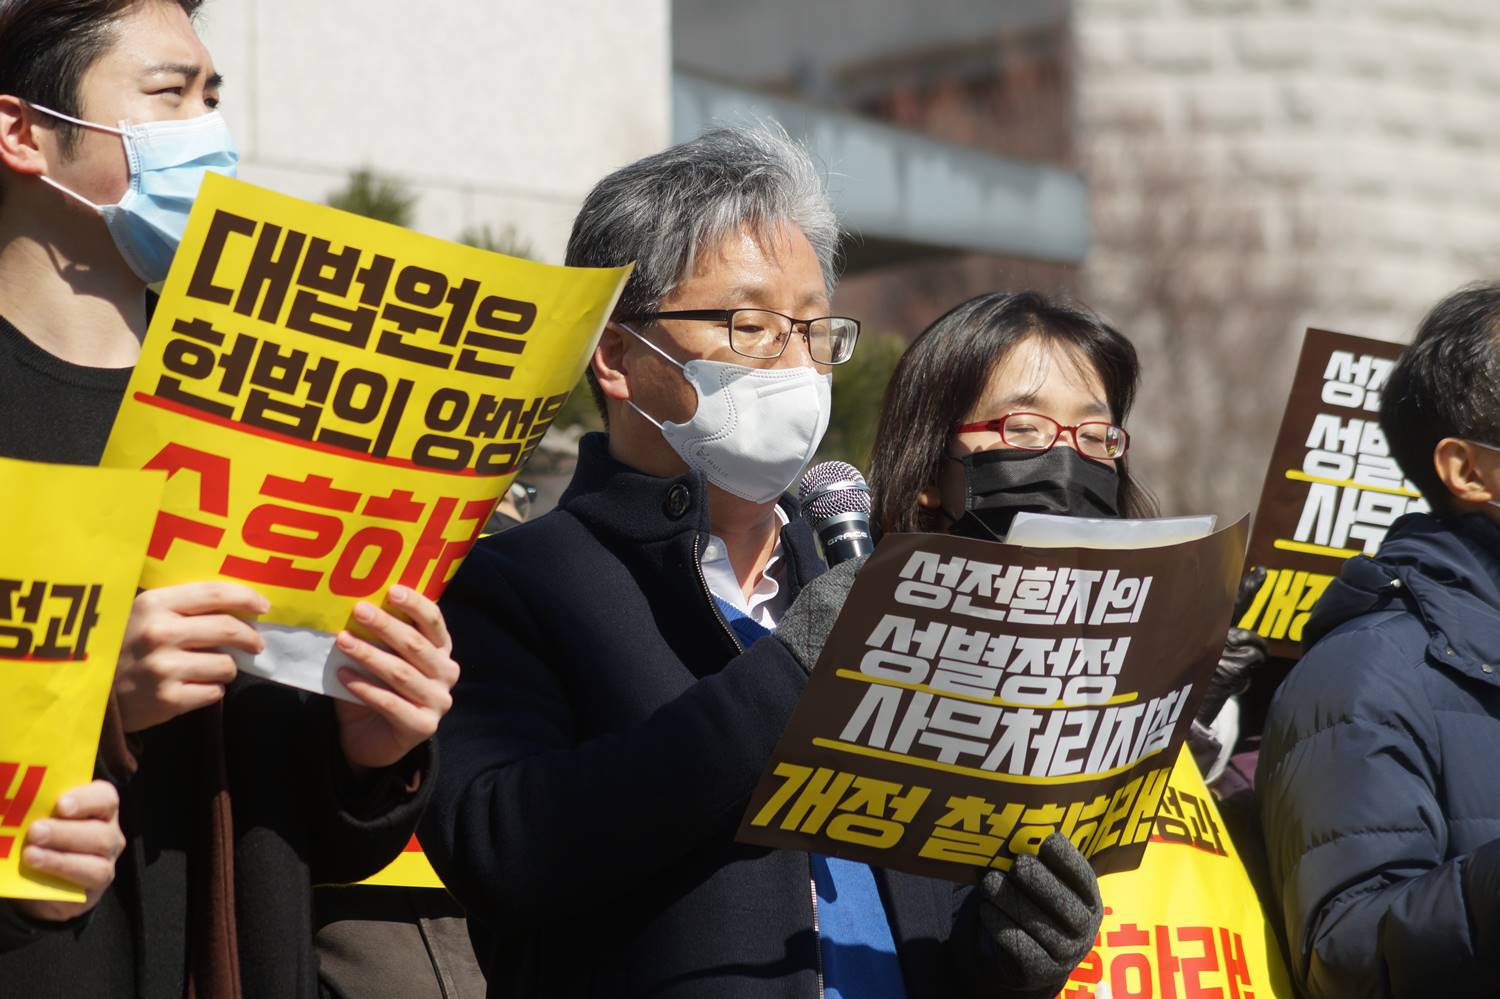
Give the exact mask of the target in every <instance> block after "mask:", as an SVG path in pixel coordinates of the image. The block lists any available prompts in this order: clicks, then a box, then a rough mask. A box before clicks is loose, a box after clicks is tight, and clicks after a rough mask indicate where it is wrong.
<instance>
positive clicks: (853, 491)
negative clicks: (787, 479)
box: [797, 461, 870, 530]
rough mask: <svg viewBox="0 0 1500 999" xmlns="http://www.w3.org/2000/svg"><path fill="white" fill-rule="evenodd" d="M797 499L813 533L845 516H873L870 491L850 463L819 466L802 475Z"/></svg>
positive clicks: (827, 462)
mask: <svg viewBox="0 0 1500 999" xmlns="http://www.w3.org/2000/svg"><path fill="white" fill-rule="evenodd" d="M797 498H798V499H799V500H801V502H802V512H803V514H804V515H805V516H806V517H807V519H808V522H809V523H810V524H811V525H812V527H813V530H818V529H819V528H821V527H822V526H823V525H824V524H826V523H828V522H829V521H831V520H833V519H834V518H835V517H839V516H842V515H843V514H846V513H862V514H865V515H866V516H868V515H869V513H870V487H869V485H868V484H867V483H866V482H865V477H864V476H863V475H861V474H859V469H857V468H855V467H854V466H853V465H851V464H849V463H848V462H847V461H824V462H819V463H818V464H816V465H814V466H813V467H811V468H809V469H808V470H807V471H806V472H803V473H802V479H801V484H800V488H799V489H798V492H797Z"/></svg>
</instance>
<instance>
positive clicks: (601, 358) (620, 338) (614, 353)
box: [589, 322, 630, 402]
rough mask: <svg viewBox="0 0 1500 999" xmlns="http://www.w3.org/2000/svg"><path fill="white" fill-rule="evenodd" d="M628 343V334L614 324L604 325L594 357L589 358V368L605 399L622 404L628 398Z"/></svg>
mask: <svg viewBox="0 0 1500 999" xmlns="http://www.w3.org/2000/svg"><path fill="white" fill-rule="evenodd" d="M629 342H630V334H629V333H626V332H625V331H624V330H622V329H620V327H619V325H618V324H616V323H612V322H611V323H606V324H605V325H604V332H603V334H601V335H600V337H599V345H598V346H597V347H595V348H594V356H593V357H591V358H589V367H590V369H591V370H592V371H593V372H594V378H595V380H597V381H598V382H599V390H600V391H601V392H603V393H604V397H605V398H606V399H614V400H616V401H618V402H624V401H625V400H627V399H629V398H630V378H629V374H628V373H627V371H626V363H625V348H626V347H628V346H629Z"/></svg>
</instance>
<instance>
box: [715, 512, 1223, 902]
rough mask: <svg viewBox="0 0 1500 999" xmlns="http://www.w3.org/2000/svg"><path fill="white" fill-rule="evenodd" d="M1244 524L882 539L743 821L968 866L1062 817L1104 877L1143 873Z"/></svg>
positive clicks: (803, 839) (1213, 644)
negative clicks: (1145, 538)
mask: <svg viewBox="0 0 1500 999" xmlns="http://www.w3.org/2000/svg"><path fill="white" fill-rule="evenodd" d="M1246 530H1247V523H1246V521H1245V520H1243V519H1242V520H1241V521H1240V522H1239V523H1237V524H1236V525H1234V526H1233V527H1231V528H1228V529H1226V530H1223V531H1220V532H1218V533H1217V534H1214V535H1212V536H1210V537H1207V538H1202V539H1200V540H1197V541H1190V542H1186V543H1183V544H1178V545H1171V546H1167V547H1161V548H1151V549H1141V550H1126V551H1120V550H1110V551H1104V550H1090V549H1081V548H1052V549H1043V548H1021V547H1018V546H1014V545H1003V544H998V543H995V542H989V541H974V540H970V539H966V538H956V537H950V536H947V535H935V534H893V535H888V536H886V537H885V539H884V540H882V541H881V543H880V546H879V548H877V549H876V552H875V554H874V555H872V556H871V557H870V560H869V562H867V563H866V564H865V565H864V567H863V568H862V569H861V571H860V574H859V576H858V578H857V579H856V581H855V584H854V588H853V590H852V591H851V592H850V595H849V599H848V602H847V603H846V604H845V606H844V612H843V613H842V614H841V615H840V617H839V619H838V622H837V623H836V624H835V625H834V629H833V632H832V634H831V635H830V636H829V640H828V642H827V644H826V645H825V646H824V650H823V655H822V658H820V659H819V660H818V666H817V669H816V670H814V672H813V676H812V679H811V680H810V681H809V682H808V687H807V691H806V692H805V693H804V694H803V697H802V701H801V703H799V704H798V706H797V710H796V711H795V712H794V713H793V715H792V720H791V722H790V724H788V726H787V729H786V732H785V733H784V734H783V735H782V738H781V741H780V743H779V744H778V745H777V747H776V752H775V753H774V755H773V756H772V759H771V763H770V765H769V767H768V768H767V770H766V772H765V773H764V774H763V775H762V776H761V780H760V783H759V784H758V786H757V787H756V789H755V793H754V794H753V795H752V797H751V800H750V807H749V809H748V810H747V811H746V814H745V817H744V819H743V821H742V822H741V824H740V830H739V838H740V839H741V840H742V841H745V842H749V843H757V844H761V845H764V846H772V847H783V848H788V849H796V850H809V851H814V852H819V853H825V854H832V855H835V856H840V857H847V858H849V859H851V860H859V861H864V862H866V863H871V864H876V865H879V866H882V867H889V868H894V869H897V870H903V871H909V872H911V873H914V874H923V875H928V876H932V877H940V878H947V879H949V880H953V881H959V882H972V881H974V880H976V879H977V878H978V877H979V876H981V875H982V874H983V872H984V871H985V870H987V869H990V868H994V869H998V870H1006V869H1008V868H1009V867H1010V866H1011V863H1012V861H1013V858H1014V857H1015V856H1016V855H1017V854H1020V853H1034V852H1035V851H1036V849H1037V847H1038V846H1039V845H1040V844H1041V842H1042V840H1044V839H1046V838H1047V836H1048V835H1050V834H1051V833H1052V832H1054V831H1061V832H1062V833H1064V834H1065V835H1067V836H1068V837H1069V838H1070V839H1071V840H1072V841H1073V842H1074V843H1075V844H1077V845H1078V847H1079V849H1080V850H1082V851H1083V853H1084V854H1085V855H1086V856H1089V857H1090V859H1091V862H1092V863H1093V865H1094V868H1095V870H1097V871H1099V872H1100V873H1107V872H1110V871H1121V870H1129V869H1132V868H1134V867H1135V866H1137V865H1138V864H1139V863H1140V860H1141V855H1142V853H1143V852H1144V851H1145V847H1146V842H1147V840H1148V839H1149V838H1150V836H1151V833H1152V828H1153V825H1154V820H1155V817H1156V813H1157V809H1158V807H1159V806H1160V804H1161V801H1162V795H1163V791H1164V790H1165V788H1166V785H1167V778H1168V776H1169V775H1170V773H1171V770H1172V765H1173V763H1174V761H1175V760H1176V756H1177V751H1178V749H1179V747H1180V746H1181V744H1182V741H1183V737H1184V735H1185V733H1186V729H1187V725H1188V722H1189V720H1190V719H1191V718H1192V717H1193V713H1194V711H1195V710H1196V709H1197V705H1198V702H1199V701H1200V699H1201V696H1202V693H1203V688H1204V681H1206V680H1207V678H1208V677H1209V676H1210V675H1211V673H1212V671H1213V668H1214V665H1215V664H1216V663H1217V661H1218V656H1219V653H1220V651H1221V650H1222V648H1223V644H1224V632H1225V629H1226V627H1227V626H1228V624H1229V617H1230V610H1231V607H1232V605H1233V602H1234V595H1235V590H1236V587H1237V584H1238V580H1239V572H1240V565H1241V561H1242V558H1243V554H1244V550H1245V535H1246Z"/></svg>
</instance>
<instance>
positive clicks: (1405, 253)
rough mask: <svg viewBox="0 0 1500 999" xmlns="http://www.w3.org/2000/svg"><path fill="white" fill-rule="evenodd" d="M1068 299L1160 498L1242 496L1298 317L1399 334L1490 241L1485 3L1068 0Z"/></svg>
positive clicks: (1180, 502)
mask: <svg viewBox="0 0 1500 999" xmlns="http://www.w3.org/2000/svg"><path fill="white" fill-rule="evenodd" d="M1073 26H1074V47H1075V56H1076V66H1077V70H1076V72H1077V78H1076V81H1075V87H1076V95H1077V103H1076V108H1075V122H1076V140H1077V149H1078V156H1079V160H1080V164H1081V166H1082V168H1083V169H1084V172H1085V174H1086V176H1087V177H1088V179H1089V183H1090V189H1091V192H1092V199H1093V205H1094V242H1093V245H1092V247H1091V250H1090V254H1089V258H1088V260H1087V262H1086V265H1085V268H1084V274H1083V278H1084V285H1083V287H1084V290H1085V294H1086V296H1087V297H1088V298H1089V300H1090V301H1091V302H1092V303H1093V304H1095V305H1096V306H1097V307H1099V308H1101V309H1102V310H1103V311H1104V312H1105V313H1106V314H1107V315H1108V316H1110V317H1111V318H1112V319H1114V320H1116V321H1117V322H1119V323H1121V324H1122V326H1123V327H1124V328H1125V329H1127V331H1128V332H1129V333H1130V334H1131V336H1132V338H1133V339H1135V341H1136V343H1137V345H1138V347H1140V349H1141V351H1142V354H1143V356H1144V359H1145V362H1146V391H1145V392H1144V393H1143V395H1142V403H1141V406H1140V408H1139V410H1138V419H1137V421H1136V425H1137V427H1138V428H1140V429H1141V430H1143V431H1145V432H1143V433H1137V435H1136V439H1137V441H1138V457H1139V459H1140V460H1141V462H1142V463H1143V464H1144V465H1145V466H1146V471H1147V476H1146V477H1147V479H1148V481H1150V482H1153V483H1155V484H1157V485H1158V492H1160V493H1161V494H1162V496H1163V499H1164V500H1165V501H1166V505H1167V506H1168V507H1169V509H1173V510H1180V509H1212V510H1217V511H1219V512H1221V513H1222V514H1226V515H1237V514H1238V513H1241V512H1245V511H1246V510H1249V509H1250V508H1252V507H1253V506H1254V503H1255V495H1256V493H1258V490H1259V486H1260V480H1261V477H1262V475H1263V473H1264V470H1265V467H1266V464H1265V463H1266V460H1267V458H1268V456H1269V452H1270V445H1271V439H1272V437H1273V435H1274V433H1275V430H1276V424H1277V422H1278V420H1279V417H1280V408H1281V405H1282V402H1283V399H1284V392H1285V387H1286V385H1287V384H1288V383H1289V379H1290V374H1291V370H1292V367H1293V362H1294V360H1295V357H1294V354H1295V344H1296V342H1297V340H1298V338H1300V335H1301V331H1302V329H1303V328H1304V327H1305V326H1308V325H1316V326H1322V327H1325V328H1332V329H1336V330H1340V331H1343V332H1349V333H1356V334H1360V335H1364V336H1374V337H1380V338H1385V339H1403V340H1404V339H1406V338H1408V337H1409V336H1410V334H1411V332H1412V330H1413V329H1414V327H1415V325H1416V323H1417V322H1418V321H1419V319H1420V318H1421V316H1422V314H1423V313H1424V312H1425V311H1426V309H1427V308H1428V307H1429V306H1431V305H1432V304H1433V303H1434V302H1435V301H1436V300H1437V299H1438V298H1440V297H1441V296H1443V295H1444V294H1445V293H1447V292H1448V291H1450V290H1452V289H1453V288H1455V287H1457V286H1459V285H1461V284H1464V283H1466V282H1469V281H1473V280H1475V279H1477V278H1480V277H1483V276H1486V275H1492V274H1493V273H1494V271H1495V264H1496V263H1497V254H1500V171H1497V170H1496V169H1495V166H1496V154H1497V152H1500V131H1497V130H1496V129H1495V128H1494V127H1493V119H1494V110H1495V107H1496V102H1497V98H1500V5H1495V4H1493V3H1488V2H1485V0H1432V2H1416V0H1077V2H1076V3H1075V4H1074V9H1073Z"/></svg>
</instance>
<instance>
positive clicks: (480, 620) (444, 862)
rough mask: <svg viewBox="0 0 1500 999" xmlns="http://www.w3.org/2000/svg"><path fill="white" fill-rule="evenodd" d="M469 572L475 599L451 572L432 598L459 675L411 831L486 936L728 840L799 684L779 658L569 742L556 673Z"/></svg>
mask: <svg viewBox="0 0 1500 999" xmlns="http://www.w3.org/2000/svg"><path fill="white" fill-rule="evenodd" d="M472 562H475V560H474V559H473V556H471V563H472ZM478 568H479V566H477V565H475V566H473V567H471V566H470V565H466V566H465V569H471V572H472V576H481V575H482V576H483V587H482V591H481V587H479V586H477V585H466V584H465V583H464V582H463V580H464V579H465V578H466V573H465V572H464V571H462V570H461V571H460V574H459V577H457V578H456V579H455V585H454V586H452V587H450V589H449V592H448V595H447V596H445V598H444V601H443V607H444V612H445V614H446V615H447V619H448V627H449V630H450V631H451V632H452V634H453V636H454V644H455V651H454V658H455V659H457V660H458V662H459V664H460V665H461V667H462V669H463V674H462V676H461V678H460V679H459V682H458V686H457V688H456V689H455V691H454V695H455V696H454V707H453V710H452V711H451V712H449V714H448V716H447V717H446V718H444V719H443V724H442V726H441V727H440V728H439V730H438V742H439V744H440V745H441V747H442V753H443V772H442V773H441V775H440V776H439V778H438V781H437V788H436V794H435V796H434V798H433V803H432V808H431V809H430V810H429V812H428V813H427V817H426V818H425V819H424V820H423V824H422V842H423V846H424V847H425V849H426V850H427V853H428V856H429V857H430V858H431V860H432V862H433V865H434V866H435V867H436V869H437V871H438V873H439V875H441V876H442V878H443V883H444V884H445V885H447V886H448V889H449V890H450V891H451V892H453V894H454V895H456V896H457V897H458V899H459V901H460V902H462V903H463V905H464V907H465V908H467V909H468V910H469V912H470V913H471V914H473V915H475V916H476V917H478V918H479V919H481V920H483V921H485V922H488V923H490V924H492V925H506V924H512V925H513V924H516V923H520V922H526V923H533V924H534V923H536V922H540V921H545V920H549V919H557V918H559V917H562V916H565V915H576V914H577V913H578V911H579V909H578V907H579V904H580V899H584V898H590V899H595V900H599V901H601V902H608V901H609V900H611V899H616V898H622V897H625V896H628V895H630V894H631V893H633V892H636V891H637V890H638V889H639V887H640V886H641V885H643V884H645V883H646V882H648V881H649V880H650V879H651V878H652V877H653V876H654V875H656V874H658V873H659V872H661V871H663V870H664V869H666V868H668V867H669V866H670V865H672V864H673V863H674V862H675V861H677V860H678V859H679V858H681V857H683V856H684V855H686V854H687V853H689V852H690V851H692V850H693V849H694V848H696V847H698V846H700V845H702V844H703V843H705V842H707V841H710V840H713V839H720V840H725V841H727V840H728V838H729V837H730V836H732V835H733V832H734V829H735V827H736V824H737V822H738V821H739V818H740V815H741V814H742V812H743V811H744V808H745V806H746V804H747V802H748V801H749V796H750V792H751V791H752V789H753V788H754V785H755V782H756V779H757V778H758V777H759V775H760V772H761V770H762V769H763V768H764V767H765V764H766V762H767V761H768V760H769V759H770V756H771V751H772V749H773V748H774V747H775V744H776V741H777V739H778V737H779V736H780V735H781V732H782V730H783V729H784V728H785V727H786V723H787V720H788V719H789V718H790V717H791V713H792V709H793V707H795V705H796V703H797V699H798V697H799V696H800V695H801V693H802V690H803V687H804V686H805V684H806V674H805V673H804V672H803V671H802V668H801V667H800V666H798V665H797V662H796V660H795V659H793V658H792V655H791V653H789V652H788V651H787V650H786V648H785V647H784V646H782V645H781V643H779V642H777V641H774V640H771V639H761V640H760V641H758V642H756V643H755V644H754V645H752V646H751V647H750V648H749V650H747V651H746V652H744V653H742V654H741V655H739V656H738V657H736V658H734V659H732V660H731V661H730V662H729V663H728V665H726V666H725V667H724V668H723V669H722V670H721V671H719V672H717V673H715V674H713V675H711V676H709V677H706V678H704V679H701V680H698V681H697V682H695V683H693V684H692V685H691V686H690V687H688V688H687V689H686V690H685V691H684V692H683V693H682V694H681V695H680V696H679V697H677V698H676V699H675V700H673V701H672V702H670V703H668V704H666V705H664V706H663V707H661V708H660V709H659V710H657V711H656V712H655V713H654V714H652V715H651V716H650V717H649V718H647V719H646V720H645V721H644V722H642V723H640V724H638V725H636V726H635V727H633V728H630V729H626V730H623V731H619V732H614V733H610V734H606V735H601V736H596V737H590V738H580V737H579V736H578V735H577V734H576V732H575V725H574V721H573V718H572V716H571V713H570V710H569V706H568V698H567V694H566V692H565V691H564V689H563V687H562V685H561V682H560V680H559V677H558V675H557V674H556V673H555V672H554V671H553V670H552V669H551V668H549V666H548V664H547V663H546V662H545V661H544V660H543V659H542V658H541V657H540V656H539V655H538V653H537V652H536V651H533V650H532V649H531V648H528V646H527V645H526V644H525V643H524V642H523V641H521V640H520V638H519V637H518V636H519V635H526V634H536V632H535V630H534V629H532V628H530V627H529V622H528V621H527V620H526V618H525V612H524V610H523V609H522V608H521V606H520V604H519V601H517V600H516V599H515V597H514V595H513V594H511V592H510V590H509V589H508V588H507V587H506V586H505V584H504V582H503V580H501V579H500V578H499V577H498V573H494V572H484V573H481V572H479V571H476V570H477V569H478ZM472 576H471V577H470V578H472ZM580 626H584V624H583V621H582V620H580ZM536 641H537V644H538V645H541V646H542V647H543V648H545V646H546V642H547V636H545V635H541V636H539V637H538V638H537V640H536Z"/></svg>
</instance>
